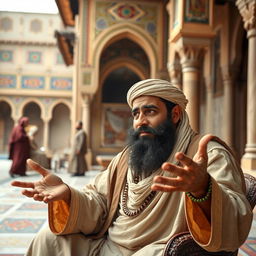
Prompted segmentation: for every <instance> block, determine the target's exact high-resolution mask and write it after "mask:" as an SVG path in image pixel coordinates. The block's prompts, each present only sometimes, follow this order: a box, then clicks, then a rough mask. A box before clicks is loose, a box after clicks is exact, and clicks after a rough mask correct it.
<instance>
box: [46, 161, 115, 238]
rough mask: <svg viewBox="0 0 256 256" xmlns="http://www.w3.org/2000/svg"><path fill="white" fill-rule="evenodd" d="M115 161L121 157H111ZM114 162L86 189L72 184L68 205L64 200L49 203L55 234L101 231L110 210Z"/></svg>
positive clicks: (86, 233) (50, 221) (51, 222)
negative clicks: (109, 193) (110, 187)
mask: <svg viewBox="0 0 256 256" xmlns="http://www.w3.org/2000/svg"><path fill="white" fill-rule="evenodd" d="M115 161H118V156H117V157H115V159H114V160H112V162H115ZM112 165H113V164H110V165H109V167H108V169H107V170H105V171H103V172H101V173H99V174H98V175H97V176H96V177H95V179H94V181H93V182H92V183H91V184H88V185H86V186H85V188H84V189H83V191H78V190H76V189H74V188H72V187H69V188H70V191H71V202H70V205H69V206H68V205H67V204H66V203H65V202H64V201H55V202H52V203H49V205H48V215H49V226H50V229H51V231H52V232H53V233H55V234H58V235H64V234H72V233H79V232H82V233H84V234H85V235H93V234H96V233H98V232H99V231H100V229H101V227H102V226H103V224H104V222H105V221H106V218H107V215H108V210H109V200H108V191H109V186H110V176H111V166H112Z"/></svg>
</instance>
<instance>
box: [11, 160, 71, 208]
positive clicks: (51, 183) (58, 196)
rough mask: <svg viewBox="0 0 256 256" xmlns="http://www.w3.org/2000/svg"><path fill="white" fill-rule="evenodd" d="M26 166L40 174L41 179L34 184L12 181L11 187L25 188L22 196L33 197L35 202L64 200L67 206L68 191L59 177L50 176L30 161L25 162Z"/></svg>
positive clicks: (46, 171) (68, 199)
mask: <svg viewBox="0 0 256 256" xmlns="http://www.w3.org/2000/svg"><path fill="white" fill-rule="evenodd" d="M27 164H28V166H29V167H30V168H31V169H33V170H35V171H36V172H38V173H39V174H41V175H42V176H43V178H42V179H41V180H40V181H35V182H25V181H13V182H12V183H11V185H12V186H16V187H21V188H25V189H24V190H23V191H22V194H23V195H25V196H27V197H33V199H34V200H36V201H43V202H45V203H49V202H53V201H57V200H64V201H65V202H67V203H68V204H69V202H70V189H69V187H68V186H67V185H66V184H65V183H64V182H63V181H62V179H61V178H60V177H58V176H56V175H54V174H52V173H51V172H50V171H48V170H46V169H45V168H43V167H42V166H40V165H39V164H38V163H36V162H34V161H32V160H31V159H28V160H27ZM28 188H30V189H28Z"/></svg>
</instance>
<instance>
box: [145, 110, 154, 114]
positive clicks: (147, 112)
mask: <svg viewBox="0 0 256 256" xmlns="http://www.w3.org/2000/svg"><path fill="white" fill-rule="evenodd" d="M155 112H156V111H155V110H154V109H148V110H146V114H154V113H155Z"/></svg>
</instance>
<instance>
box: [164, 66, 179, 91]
mask: <svg viewBox="0 0 256 256" xmlns="http://www.w3.org/2000/svg"><path fill="white" fill-rule="evenodd" d="M167 68H168V72H169V76H170V78H171V83H172V84H173V85H174V86H176V87H178V88H180V89H181V81H180V75H181V70H180V65H178V64H176V63H173V64H172V63H168V66H167Z"/></svg>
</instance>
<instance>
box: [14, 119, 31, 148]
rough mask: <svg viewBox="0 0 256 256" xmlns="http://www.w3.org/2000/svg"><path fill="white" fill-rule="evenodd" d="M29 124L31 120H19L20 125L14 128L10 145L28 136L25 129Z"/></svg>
mask: <svg viewBox="0 0 256 256" xmlns="http://www.w3.org/2000/svg"><path fill="white" fill-rule="evenodd" d="M28 124H29V119H28V117H26V116H23V117H21V118H20V119H19V122H18V124H17V125H16V126H15V127H14V128H13V130H12V132H11V137H10V143H14V142H16V141H17V140H18V139H19V138H20V137H22V136H26V131H25V127H26V126H27V125H28Z"/></svg>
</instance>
